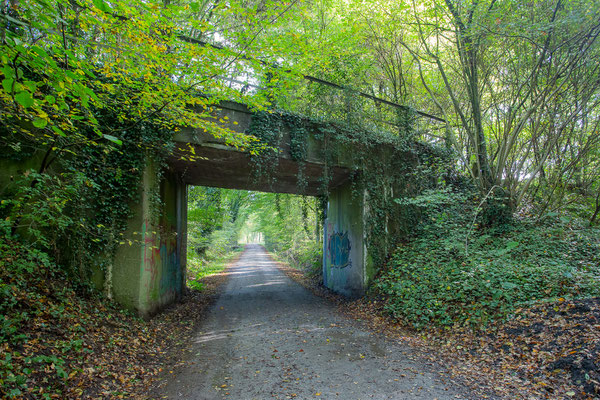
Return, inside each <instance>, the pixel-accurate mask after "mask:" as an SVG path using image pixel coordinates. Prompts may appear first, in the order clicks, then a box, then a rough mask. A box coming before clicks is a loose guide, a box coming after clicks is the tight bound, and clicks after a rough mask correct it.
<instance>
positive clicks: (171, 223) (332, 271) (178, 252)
mask: <svg viewBox="0 0 600 400" xmlns="http://www.w3.org/2000/svg"><path fill="white" fill-rule="evenodd" d="M219 112H220V114H219V116H220V117H221V118H222V119H223V120H228V121H235V122H236V124H235V126H236V129H237V130H238V131H239V132H247V131H248V129H249V126H251V120H252V115H253V114H252V113H251V112H249V111H248V109H247V108H244V107H243V106H242V105H236V104H228V105H227V107H223V108H222V109H221V110H220V111H219ZM175 141H176V144H177V148H176V150H175V152H174V153H173V156H171V158H170V159H169V160H168V168H167V170H166V171H159V170H158V168H159V167H158V166H154V165H148V166H146V170H145V171H144V179H143V182H142V185H141V187H140V188H139V189H138V190H139V193H140V202H139V203H137V205H135V206H134V208H135V213H134V216H133V217H132V218H131V220H130V222H129V229H128V232H126V233H125V235H124V237H125V238H126V239H128V242H129V245H128V246H121V248H119V250H118V251H117V254H116V256H115V262H114V266H113V267H112V270H111V274H110V276H111V277H112V293H113V294H114V296H115V298H116V300H118V301H119V302H121V303H122V304H124V305H126V306H127V307H129V308H131V309H134V310H136V311H137V312H138V313H140V314H142V315H148V314H150V313H152V312H154V311H156V310H158V309H159V308H161V307H162V306H164V305H166V304H169V303H171V302H173V301H176V300H177V299H178V298H180V297H181V296H182V294H183V293H184V291H185V286H186V285H185V280H186V254H187V249H186V246H187V186H188V185H201V186H212V187H220V188H226V189H242V190H256V191H264V192H277V193H292V194H303V195H312V196H316V195H327V196H328V199H329V201H328V204H327V210H326V220H325V224H324V227H323V237H324V240H323V281H324V283H325V285H326V286H327V287H329V288H330V289H332V290H334V291H336V292H339V293H342V294H344V295H347V296H352V297H355V296H359V295H361V294H363V293H364V290H365V288H366V285H367V283H368V280H369V276H368V275H367V271H368V270H370V269H369V268H367V266H368V264H369V263H370V261H369V260H370V259H369V257H368V255H367V249H366V246H365V243H366V242H365V233H364V227H365V222H364V221H365V218H366V214H365V213H366V207H365V201H366V199H365V197H364V195H363V194H362V192H361V190H357V188H356V187H353V185H352V181H353V178H354V177H353V169H352V168H350V167H349V166H351V163H349V162H347V159H349V158H351V157H348V155H349V154H351V151H352V149H350V148H348V147H344V144H340V143H337V144H336V143H329V144H328V145H329V146H336V150H337V151H336V154H337V155H336V156H335V157H336V158H335V160H334V161H335V162H331V164H334V165H336V166H330V167H327V166H326V164H325V163H324V162H323V161H324V155H323V154H324V153H325V152H324V151H323V147H324V143H323V141H322V139H319V136H318V135H315V134H313V133H307V137H306V143H307V149H306V157H305V161H302V162H298V161H296V160H294V159H293V157H292V154H291V152H290V143H291V139H290V133H289V132H286V131H285V130H283V131H279V141H278V146H279V153H278V157H277V158H276V159H275V157H273V156H272V155H269V154H267V155H264V154H263V155H261V156H260V157H261V158H260V159H259V162H260V163H261V164H258V163H256V162H255V161H256V160H253V159H252V157H253V156H251V155H250V154H248V153H245V152H242V151H240V150H238V149H236V148H233V147H231V146H227V145H226V144H225V143H223V142H222V141H219V140H218V139H216V138H214V137H212V136H210V135H209V134H207V133H205V132H196V131H193V130H184V131H182V132H180V133H178V134H177V135H176V136H175ZM330 161H331V160H330ZM325 168H329V169H328V170H327V171H325ZM325 172H327V173H326V174H325ZM324 176H327V177H328V179H327V181H326V182H325V179H324ZM157 192H158V193H157ZM157 194H158V195H159V197H160V199H161V207H160V208H158V207H157V202H156V201H155V199H156V195H157ZM369 265H370V264H369Z"/></svg>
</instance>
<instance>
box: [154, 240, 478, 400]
mask: <svg viewBox="0 0 600 400" xmlns="http://www.w3.org/2000/svg"><path fill="white" fill-rule="evenodd" d="M192 350H193V351H192V354H193V356H192V357H191V359H189V360H187V361H188V362H187V363H186V365H185V366H184V367H181V368H180V369H179V370H176V371H174V373H173V374H172V375H170V379H169V380H168V381H163V382H162V383H161V385H160V386H159V388H158V395H157V397H160V398H169V399H222V398H225V399H244V400H246V399H248V400H249V399H260V400H262V399H272V398H274V399H288V398H297V399H315V398H316V399H319V398H320V399H345V400H353V399H427V400H433V399H439V400H441V399H457V398H458V399H465V398H469V397H468V395H465V393H464V392H463V391H462V390H460V389H459V388H456V387H452V386H450V385H449V384H446V383H444V382H443V380H442V379H441V378H440V376H439V375H437V374H436V372H435V370H434V367H432V366H431V365H427V363H426V362H425V361H423V360H420V357H419V356H418V354H415V353H414V351H413V350H411V348H409V347H407V346H404V345H402V344H399V343H398V342H396V341H392V340H388V339H385V338H384V337H381V336H378V335H376V334H373V333H370V332H369V331H367V330H365V329H361V328H360V327H359V326H358V324H357V323H356V322H355V321H353V320H349V319H347V318H345V317H343V316H342V315H340V314H339V313H337V312H336V310H335V308H334V306H332V305H331V304H329V303H327V302H326V301H325V300H323V299H320V298H318V297H316V296H314V295H313V294H312V293H310V292H308V291H307V290H305V289H304V288H302V287H300V286H299V285H297V284H296V283H294V282H292V281H291V280H290V279H288V278H287V277H286V276H285V275H284V274H283V273H281V272H280V271H279V270H278V269H277V267H276V266H275V263H274V262H273V261H271V259H270V258H269V256H268V255H267V254H266V253H265V251H264V250H263V249H262V247H260V246H258V245H250V246H248V247H247V248H246V250H245V252H244V253H243V255H242V256H241V258H240V259H239V261H238V262H237V263H236V264H235V265H234V266H233V267H232V268H231V270H230V280H229V282H228V284H227V286H226V288H225V289H224V291H223V294H222V295H221V297H220V298H219V300H218V301H217V302H216V303H215V305H214V306H213V308H212V309H211V310H210V312H209V313H208V316H207V318H206V321H205V323H204V324H203V326H201V328H200V332H198V334H197V336H196V338H195V340H194V344H193V349H192Z"/></svg>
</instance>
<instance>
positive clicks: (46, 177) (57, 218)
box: [0, 109, 173, 287]
mask: <svg viewBox="0 0 600 400" xmlns="http://www.w3.org/2000/svg"><path fill="white" fill-rule="evenodd" d="M95 112H96V116H97V118H98V119H100V120H101V121H102V123H103V124H104V125H105V126H110V128H111V129H112V130H113V131H116V132H119V136H120V138H121V140H120V143H119V144H116V143H112V142H107V141H98V140H97V133H96V132H94V131H93V130H92V129H90V128H88V127H87V126H85V125H82V126H81V127H80V130H79V136H78V138H79V139H80V140H79V141H77V142H74V141H69V140H68V139H66V138H65V139H60V138H59V139H56V140H52V141H49V142H48V143H43V142H40V141H39V140H35V141H33V140H31V141H28V140H26V139H24V138H23V136H18V135H13V134H11V132H10V131H3V132H1V133H0V139H1V141H2V142H3V143H10V144H12V145H10V146H7V151H6V152H4V154H3V155H2V156H3V158H4V159H5V160H14V161H12V162H16V163H18V164H17V165H20V163H22V162H23V161H22V160H28V165H27V167H28V168H31V170H26V171H24V173H23V174H18V175H15V176H14V177H12V178H11V179H12V180H13V181H12V182H11V183H10V184H9V185H8V186H7V187H5V188H3V191H2V193H0V195H1V196H2V199H3V200H2V206H1V207H0V217H2V218H1V222H0V230H3V231H5V232H6V233H7V234H8V233H9V232H10V231H13V233H15V234H17V235H19V236H22V237H23V238H25V239H27V241H28V242H30V243H32V244H33V245H34V246H35V247H37V248H39V249H41V250H43V251H47V252H49V253H50V254H51V255H52V257H53V259H54V260H55V261H56V262H57V263H58V264H59V265H61V266H63V267H64V268H65V269H66V270H67V271H68V272H69V273H70V274H71V275H72V276H73V277H76V278H78V279H76V280H75V282H80V283H82V284H83V286H82V287H85V286H86V285H87V284H89V283H90V282H91V281H95V283H96V285H97V286H99V285H103V284H104V282H103V279H102V278H103V276H98V272H101V274H100V275H103V273H102V272H104V271H106V269H107V267H108V266H109V265H110V264H111V263H112V262H113V258H114V254H115V251H116V249H117V247H118V246H119V245H122V244H132V243H133V241H134V240H135V237H134V238H133V239H132V238H124V237H123V234H124V232H125V229H126V228H127V223H128V219H129V217H130V216H131V215H132V210H131V206H132V205H133V204H135V203H136V202H138V201H139V196H140V194H141V193H140V190H139V189H138V188H140V183H141V180H142V175H143V173H144V170H145V168H146V166H147V165H149V164H150V163H152V164H153V165H154V166H156V167H157V168H155V170H156V171H157V173H159V174H160V171H161V170H162V169H163V168H162V166H164V163H165V160H166V156H167V155H168V154H169V153H170V152H171V151H172V145H173V144H172V142H171V139H170V138H171V135H170V132H167V131H166V130H165V129H164V128H160V127H158V126H156V125H154V124H152V122H150V121H140V122H138V123H136V124H131V122H129V121H123V120H122V119H119V118H118V117H117V116H116V115H115V114H114V113H112V112H111V111H109V110H108V109H97V110H95ZM82 139H83V140H82ZM36 154H39V155H40V156H39V157H36V156H35V155H36ZM9 162H11V161H9ZM4 178H7V177H4ZM158 178H159V177H158ZM156 181H157V182H160V179H157V180H156ZM158 189H159V188H158V187H156V188H153V191H154V192H155V193H153V194H152V193H151V194H150V197H151V199H152V202H153V203H154V205H155V208H159V207H160V199H159V193H158Z"/></svg>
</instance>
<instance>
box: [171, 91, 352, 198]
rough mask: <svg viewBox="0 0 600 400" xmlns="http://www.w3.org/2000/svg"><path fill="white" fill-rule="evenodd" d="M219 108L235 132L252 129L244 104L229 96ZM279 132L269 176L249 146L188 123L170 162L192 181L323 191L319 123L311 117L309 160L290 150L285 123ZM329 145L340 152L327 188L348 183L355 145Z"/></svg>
mask: <svg viewBox="0 0 600 400" xmlns="http://www.w3.org/2000/svg"><path fill="white" fill-rule="evenodd" d="M214 113H215V117H214V121H213V122H214V123H216V124H218V125H223V126H226V127H227V128H228V129H231V130H232V131H235V132H239V133H248V129H249V128H250V125H251V122H252V116H253V112H252V111H251V110H250V109H249V108H248V107H247V106H245V105H244V104H239V103H234V102H229V101H224V102H222V103H221V104H219V106H218V107H216V108H215V110H214ZM276 133H277V151H278V157H277V162H276V163H275V164H274V165H269V168H270V170H269V171H268V172H269V174H268V175H269V176H266V175H259V176H257V175H256V174H255V173H254V172H255V171H253V170H252V163H251V156H250V154H249V153H248V152H247V151H243V150H240V149H236V148H234V147H233V146H228V145H227V144H226V142H225V140H224V139H221V138H218V137H214V136H213V135H211V134H210V133H209V132H204V131H203V130H201V129H191V128H185V129H183V130H181V131H180V132H178V133H177V134H176V135H175V137H174V140H175V142H177V143H178V148H177V150H176V151H175V153H174V155H173V157H171V159H170V160H169V165H170V167H171V169H172V170H173V171H176V172H177V173H178V174H180V175H181V177H182V179H183V180H184V182H186V183H188V184H191V185H200V186H213V187H222V188H228V189H245V190H259V191H262V192H276V193H295V194H305V195H311V196H316V195H320V194H323V193H324V187H323V170H324V168H325V159H324V158H325V151H324V147H325V145H324V143H323V140H322V138H320V135H319V134H318V131H317V129H316V126H315V125H314V124H313V123H310V122H308V121H307V136H306V138H305V140H306V159H305V160H303V161H302V163H298V162H297V161H295V160H293V157H292V155H291V151H290V142H291V139H290V132H288V131H287V130H286V129H285V128H282V129H280V130H279V131H278V132H276ZM329 145H330V146H335V147H336V148H338V151H337V152H336V153H337V156H336V158H335V159H333V160H330V166H331V167H330V169H329V170H328V173H329V175H330V180H329V182H328V185H327V188H325V189H326V190H329V189H330V188H335V187H337V186H339V185H341V184H343V183H345V182H347V181H348V180H349V179H350V176H351V173H352V170H353V167H354V166H353V165H352V163H351V161H350V159H351V157H348V154H349V153H350V152H351V151H352V150H351V149H349V148H347V145H345V144H342V143H333V144H331V143H330V144H329ZM190 148H193V149H194V154H195V155H196V156H197V157H194V158H195V159H194V160H193V161H190ZM299 177H302V178H301V179H302V181H303V182H302V184H299Z"/></svg>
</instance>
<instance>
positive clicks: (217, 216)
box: [187, 187, 246, 290]
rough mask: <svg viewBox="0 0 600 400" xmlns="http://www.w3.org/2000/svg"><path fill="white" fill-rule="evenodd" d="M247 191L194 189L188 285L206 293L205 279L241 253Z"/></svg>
mask: <svg viewBox="0 0 600 400" xmlns="http://www.w3.org/2000/svg"><path fill="white" fill-rule="evenodd" d="M245 197H246V192H244V191H238V190H224V189H218V188H208V187H192V188H190V190H189V196H188V247H187V249H188V252H187V266H188V267H187V270H188V278H189V279H188V286H189V287H191V288H193V289H196V290H202V288H203V284H202V283H201V282H199V280H200V279H202V278H203V277H205V276H208V275H213V274H216V273H219V272H221V271H223V269H225V267H226V266H227V262H228V261H229V260H230V259H231V258H232V257H233V255H235V254H236V253H237V252H238V251H240V249H241V248H240V246H239V244H238V242H239V236H240V230H241V227H242V226H243V224H244V222H245V214H243V213H240V208H242V207H244V199H245Z"/></svg>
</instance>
